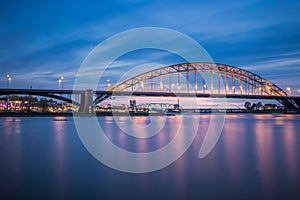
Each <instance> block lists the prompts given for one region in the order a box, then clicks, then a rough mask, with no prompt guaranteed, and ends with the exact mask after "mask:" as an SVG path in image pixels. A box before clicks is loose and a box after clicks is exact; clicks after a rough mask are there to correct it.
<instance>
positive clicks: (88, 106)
mask: <svg viewBox="0 0 300 200" xmlns="http://www.w3.org/2000/svg"><path fill="white" fill-rule="evenodd" d="M80 104H81V105H80V109H79V112H81V113H93V112H94V109H93V90H85V91H84V93H82V94H81V103H80Z"/></svg>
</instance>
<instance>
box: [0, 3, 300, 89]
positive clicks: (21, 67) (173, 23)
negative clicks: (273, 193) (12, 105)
mask: <svg viewBox="0 0 300 200" xmlns="http://www.w3.org/2000/svg"><path fill="white" fill-rule="evenodd" d="M299 10H300V3H299V1H297V0H281V1H279V0H265V1H257V0H244V1H216V0H211V1H189V0H187V1H169V0H164V1H154V0H111V1H56V0H51V1H47V0H45V1H30V0H28V1H18V0H12V1H0V49H1V51H0V88H6V87H7V78H6V76H7V75H10V76H11V78H12V81H11V87H13V88H29V87H30V86H32V87H33V88H44V89H58V87H59V86H58V79H59V78H60V77H61V76H63V77H64V81H63V84H64V88H66V89H71V88H72V87H73V83H74V78H75V76H76V73H77V71H78V69H79V67H80V65H81V63H82V62H83V61H84V59H85V58H86V56H87V55H89V53H90V52H91V51H92V50H93V49H94V48H95V47H96V46H97V45H98V44H99V43H101V42H102V41H104V40H105V39H107V38H109V37H111V36H113V35H114V34H117V33H120V32H122V31H126V30H129V29H133V28H141V27H162V28H168V29H172V30H175V31H179V32H181V33H183V34H186V35H187V36H189V37H191V38H193V39H194V40H196V41H197V42H198V43H199V44H200V45H202V46H203V47H204V48H205V50H206V51H207V52H208V53H209V55H210V56H211V57H212V59H213V60H214V61H215V62H217V63H224V64H228V65H233V66H237V67H241V68H243V69H246V70H249V71H251V72H254V73H256V74H259V75H261V76H263V77H264V78H266V79H268V80H270V81H272V82H273V83H275V84H276V85H278V86H280V87H281V88H282V89H286V88H287V87H290V88H292V91H293V94H295V95H298V93H299V92H298V90H299V89H300V81H299V77H300V37H299V36H300V13H299ZM131 54H132V55H129V56H124V57H122V58H120V59H118V61H116V63H115V68H112V71H111V72H110V71H108V72H107V73H106V75H105V78H107V79H110V80H111V83H112V84H113V83H114V81H116V79H115V77H116V76H117V77H120V76H122V75H123V74H124V73H126V72H127V71H128V70H130V69H132V68H136V67H138V66H140V65H143V64H147V63H160V64H162V65H171V64H176V62H178V59H175V58H174V59H173V57H172V56H166V55H165V53H161V52H159V51H150V52H149V51H147V50H146V51H144V52H143V51H142V52H137V53H136V54H134V52H133V53H131ZM199 61H200V60H199ZM116 67H117V68H116ZM114 69H117V70H114ZM141 70H144V69H141ZM95 73H96V72H95ZM100 84H101V83H100ZM104 84H106V83H103V85H104Z"/></svg>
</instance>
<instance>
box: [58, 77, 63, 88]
mask: <svg viewBox="0 0 300 200" xmlns="http://www.w3.org/2000/svg"><path fill="white" fill-rule="evenodd" d="M61 82H62V80H61V79H59V80H58V89H59V90H60V89H61V88H60V86H61Z"/></svg>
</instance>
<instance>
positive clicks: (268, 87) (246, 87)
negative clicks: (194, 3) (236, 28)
mask: <svg viewBox="0 0 300 200" xmlns="http://www.w3.org/2000/svg"><path fill="white" fill-rule="evenodd" d="M108 92H112V93H114V92H115V93H116V92H133V93H138V92H140V93H175V94H182V93H185V94H189V93H194V94H197V95H198V96H199V94H208V95H218V96H220V97H221V96H222V95H224V97H228V96H230V95H231V96H238V97H239V98H242V97H243V96H244V97H246V96H247V98H248V97H249V96H250V97H263V98H264V97H287V98H276V100H278V101H279V102H280V103H282V104H283V105H285V106H287V107H289V109H299V105H297V103H295V101H294V100H293V99H292V98H288V94H287V93H286V92H285V91H283V90H282V89H281V88H279V87H278V86H277V85H275V84H274V83H272V82H271V81H269V80H267V79H265V78H263V77H261V76H259V75H257V74H254V73H252V72H250V71H247V70H244V69H241V68H238V67H234V66H230V65H226V64H216V63H205V62H197V63H184V64H176V65H171V66H166V67H162V68H158V69H154V70H152V71H148V72H145V73H142V74H139V75H137V76H134V77H131V78H128V79H126V80H124V81H121V82H119V83H117V84H116V85H114V86H112V87H111V88H109V89H108Z"/></svg>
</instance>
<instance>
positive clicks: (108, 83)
mask: <svg viewBox="0 0 300 200" xmlns="http://www.w3.org/2000/svg"><path fill="white" fill-rule="evenodd" d="M106 82H107V89H108V88H109V87H110V82H109V79H107V80H106Z"/></svg>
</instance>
